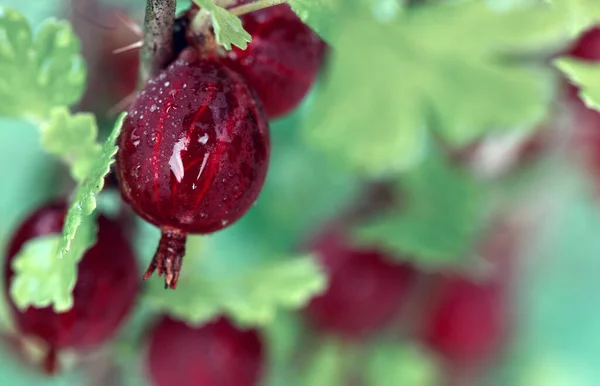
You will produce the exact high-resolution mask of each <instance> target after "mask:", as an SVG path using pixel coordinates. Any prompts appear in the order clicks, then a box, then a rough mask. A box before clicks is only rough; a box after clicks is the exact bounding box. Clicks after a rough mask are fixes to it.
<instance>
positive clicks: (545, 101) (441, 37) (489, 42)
mask: <svg viewBox="0 0 600 386" xmlns="http://www.w3.org/2000/svg"><path fill="white" fill-rule="evenodd" d="M339 26H340V27H339V29H338V30H337V31H336V33H335V34H334V35H333V36H332V38H331V39H330V41H331V45H332V46H333V47H334V48H335V50H333V51H332V56H331V58H330V68H329V69H328V72H327V77H326V78H325V81H324V84H323V86H322V90H321V92H320V93H319V94H318V95H317V100H316V101H315V103H314V106H315V107H314V109H313V111H312V112H311V113H310V114H309V116H308V118H307V121H306V123H305V127H306V129H305V134H306V138H307V139H308V141H309V142H310V143H311V144H312V145H314V146H316V147H318V148H319V149H321V150H323V152H324V153H325V154H328V155H329V156H330V158H331V159H333V160H335V161H337V162H338V163H339V164H341V165H344V166H345V167H348V168H351V169H352V170H355V171H358V172H360V173H363V174H367V175H371V176H378V175H382V174H390V173H396V172H398V171H401V170H405V169H409V168H411V167H414V166H415V165H417V164H418V163H419V162H421V161H422V160H423V158H424V156H425V154H426V149H427V142H428V138H429V135H428V128H431V127H432V128H434V129H435V130H436V132H437V134H438V135H439V136H441V137H442V138H443V139H444V140H445V141H446V142H447V143H449V144H450V145H452V146H455V147H461V146H464V145H466V144H468V143H470V142H471V141H473V140H475V139H476V138H478V137H480V136H482V135H483V134H484V133H485V132H488V131H491V130H499V129H505V128H513V127H519V126H517V125H520V127H526V126H528V125H532V124H534V123H536V122H538V121H539V120H541V119H542V118H544V117H545V116H546V113H547V110H548V106H549V103H550V101H551V99H552V95H553V91H552V87H553V85H554V82H553V77H552V75H551V72H550V71H549V70H548V69H544V68H543V67H542V66H541V63H540V65H539V66H534V65H532V64H531V63H530V62H525V61H515V60H513V59H511V56H514V55H515V54H518V53H522V52H524V51H527V50H528V49H531V48H535V49H536V50H538V51H539V50H540V49H542V47H546V48H549V47H551V46H554V45H556V41H557V40H559V39H560V38H563V35H565V34H566V32H565V30H564V26H563V23H562V18H561V17H560V15H558V14H557V13H556V12H554V11H553V10H552V9H551V8H550V7H547V6H545V7H541V6H540V7H537V8H530V9H519V10H515V11H510V12H498V11H493V10H491V9H490V8H489V7H488V6H487V5H486V4H485V3H484V2H481V1H453V2H441V3H439V4H437V3H436V4H430V5H427V4H425V5H423V6H419V7H412V8H409V9H407V10H405V11H404V12H402V13H400V14H399V16H398V17H397V19H396V20H395V21H394V22H393V23H380V22H377V21H376V20H375V19H373V18H370V17H365V16H349V17H346V18H345V19H344V20H341V21H340V22H339ZM474 30H476V31H479V32H478V33H476V34H474V33H473V31H474ZM365 58H369V60H365Z"/></svg>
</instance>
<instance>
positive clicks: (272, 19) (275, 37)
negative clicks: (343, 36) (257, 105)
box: [224, 4, 325, 119]
mask: <svg viewBox="0 0 600 386" xmlns="http://www.w3.org/2000/svg"><path fill="white" fill-rule="evenodd" d="M241 19H242V23H243V26H244V28H245V29H246V31H248V33H250V35H252V42H251V43H250V44H249V45H248V47H247V48H246V49H245V50H242V49H240V48H237V47H233V49H232V50H231V51H228V53H227V57H226V58H225V59H224V60H225V62H226V63H227V65H228V66H230V67H231V68H233V69H234V70H236V71H237V72H239V73H240V74H241V75H242V76H243V77H244V79H246V81H247V82H248V84H249V85H250V87H252V88H254V89H255V90H256V92H257V94H258V96H259V98H260V99H261V101H262V102H263V104H264V106H265V110H266V112H267V115H268V116H269V118H271V119H272V118H276V117H279V116H282V115H285V114H287V113H289V112H290V111H291V110H293V109H294V108H296V107H297V106H298V104H299V103H300V102H301V101H302V99H303V98H304V96H305V95H306V93H307V92H308V91H309V89H310V88H311V86H312V84H313V83H314V81H315V79H316V76H317V73H318V71H319V68H320V67H321V62H322V60H323V56H324V52H325V44H324V43H323V41H322V40H321V39H320V38H319V37H318V36H317V35H316V34H315V33H314V32H313V31H312V30H311V29H310V28H309V27H308V26H306V25H305V24H304V23H302V21H301V20H300V18H298V16H296V14H295V13H294V12H293V11H292V10H291V9H290V7H289V5H287V4H281V5H277V6H274V7H269V8H266V9H263V10H260V11H256V12H252V13H249V14H247V15H244V16H242V18H241Z"/></svg>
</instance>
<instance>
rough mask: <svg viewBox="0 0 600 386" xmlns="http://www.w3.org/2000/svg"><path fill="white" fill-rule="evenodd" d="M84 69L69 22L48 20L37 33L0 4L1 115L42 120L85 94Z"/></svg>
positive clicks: (17, 13) (76, 40) (16, 12)
mask: <svg viewBox="0 0 600 386" xmlns="http://www.w3.org/2000/svg"><path fill="white" fill-rule="evenodd" d="M85 80H86V69H85V63H84V61H83V58H82V57H81V55H80V47H79V40H78V39H77V37H76V36H75V34H74V33H73V31H72V29H71V26H70V25H69V24H68V23H67V22H65V21H57V20H54V19H47V20H46V21H45V22H44V23H42V25H41V26H40V28H39V29H38V31H37V33H36V34H35V35H33V34H32V32H31V28H30V26H29V23H28V22H27V20H26V19H25V18H24V17H23V16H22V15H21V14H20V13H19V12H18V11H16V10H13V9H10V8H2V7H0V115H4V116H11V117H28V118H32V119H34V120H36V121H39V120H42V119H44V118H45V116H46V115H47V114H48V112H49V111H50V109H51V108H52V107H54V106H68V105H71V104H73V103H75V102H76V101H77V100H79V98H80V97H81V95H82V93H83V90H84V87H85Z"/></svg>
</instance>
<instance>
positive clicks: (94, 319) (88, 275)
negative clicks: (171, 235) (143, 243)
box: [4, 201, 139, 373]
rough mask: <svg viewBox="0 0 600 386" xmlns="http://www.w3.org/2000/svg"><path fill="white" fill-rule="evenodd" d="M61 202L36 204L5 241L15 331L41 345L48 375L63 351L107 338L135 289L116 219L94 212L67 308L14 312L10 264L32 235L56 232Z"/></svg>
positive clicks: (61, 217)
mask: <svg viewBox="0 0 600 386" xmlns="http://www.w3.org/2000/svg"><path fill="white" fill-rule="evenodd" d="M66 211H67V205H66V203H65V202H64V201H60V202H56V203H52V204H48V205H45V206H43V207H41V208H39V209H38V210H37V211H35V212H34V213H32V214H31V215H30V216H29V217H28V218H27V219H25V221H24V222H23V223H22V224H21V225H20V226H19V228H18V229H17V230H16V232H15V233H14V235H13V237H12V240H11V242H10V244H9V249H8V256H7V259H6V261H5V265H4V275H5V279H6V280H5V285H4V291H5V294H6V296H7V299H8V301H9V304H10V309H11V313H12V316H13V318H14V321H15V325H16V327H17V330H18V331H19V333H20V334H21V335H22V336H23V337H31V336H33V337H36V338H38V339H39V340H40V341H42V342H43V343H44V344H45V345H46V349H47V352H46V357H45V359H44V362H43V366H44V369H45V370H46V372H48V373H54V372H55V371H57V369H58V367H59V364H58V354H59V352H60V350H63V349H75V350H89V349H91V348H94V347H96V346H98V345H100V344H102V343H105V342H106V341H108V340H109V339H110V338H111V337H112V336H113V335H114V333H115V332H116V330H117V328H118V327H119V326H120V324H121V322H122V321H123V320H124V318H125V316H126V315H127V314H128V312H129V311H130V310H131V308H132V307H133V306H134V304H135V300H136V298H137V295H138V292H139V281H138V280H137V275H138V267H137V264H136V259H135V256H134V254H133V250H132V248H131V246H130V245H129V243H128V241H127V239H126V238H125V236H124V234H123V231H122V229H121V226H120V224H119V223H117V222H115V221H113V220H109V219H108V218H106V217H103V216H100V217H99V219H98V241H97V243H96V244H95V245H94V246H93V247H92V248H91V249H89V250H88V251H87V252H86V253H85V255H84V256H83V258H82V260H81V261H80V262H79V264H78V266H77V283H76V284H75V288H74V290H73V308H71V309H70V310H69V311H67V312H62V313H57V312H55V311H54V310H53V309H52V307H45V308H34V307H29V308H27V309H25V310H23V311H21V310H19V309H18V308H17V307H16V305H15V304H14V302H13V301H12V298H11V297H10V295H9V292H10V291H9V289H10V285H11V280H12V278H13V275H14V272H13V269H12V265H11V264H12V262H13V260H14V258H15V257H16V256H17V254H18V252H19V251H20V250H21V248H22V247H23V245H24V244H25V243H26V242H27V241H29V240H31V239H33V238H36V237H40V236H45V235H49V234H54V233H60V232H62V228H63V224H64V219H65V215H66Z"/></svg>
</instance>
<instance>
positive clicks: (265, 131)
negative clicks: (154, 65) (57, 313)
mask: <svg viewBox="0 0 600 386" xmlns="http://www.w3.org/2000/svg"><path fill="white" fill-rule="evenodd" d="M118 145H119V150H118V152H117V156H116V161H117V162H116V165H117V173H118V178H119V186H120V190H121V194H122V196H123V198H124V199H125V201H126V202H128V203H129V204H130V205H131V207H132V208H133V209H134V211H135V212H136V213H137V214H138V215H140V216H141V217H142V218H144V219H145V220H146V221H148V222H150V223H152V224H154V225H156V226H158V227H160V228H161V231H162V237H161V240H160V244H159V247H158V249H157V251H156V254H155V255H154V258H153V260H152V262H151V263H150V266H149V268H148V270H147V271H146V274H145V275H144V278H148V277H149V276H151V275H152V273H153V272H154V270H158V274H159V276H162V275H163V274H164V275H165V286H166V287H170V288H173V289H174V288H175V287H176V286H177V281H178V278H179V270H180V267H181V262H182V258H183V255H184V253H185V239H186V234H187V233H195V234H207V233H212V232H215V231H218V230H220V229H223V228H225V227H227V226H229V225H231V224H232V223H234V222H235V221H237V220H238V219H240V218H241V217H242V216H243V215H244V213H246V212H247V211H248V209H250V207H251V206H252V204H253V203H254V201H255V200H256V199H257V197H258V195H259V193H260V191H261V189H262V186H263V184H264V181H265V177H266V173H267V168H268V164H269V150H270V141H269V126H268V121H267V118H266V115H265V113H264V110H263V107H262V105H261V103H260V101H259V100H258V99H257V98H256V96H255V94H254V92H253V91H252V89H250V88H249V87H248V86H247V85H246V83H245V82H244V80H243V79H242V77H241V76H240V75H239V74H237V73H236V72H234V71H232V70H231V69H229V68H228V67H227V66H224V65H223V64H222V63H221V62H219V61H217V60H215V59H214V58H212V57H201V56H200V55H199V54H198V53H197V52H195V51H194V50H192V49H190V48H188V49H186V50H184V51H183V52H182V53H181V55H180V57H179V59H178V60H176V61H175V62H174V63H172V64H171V65H170V66H169V67H168V68H167V69H166V70H164V71H163V72H162V73H161V74H159V76H157V77H156V78H154V79H151V80H150V81H149V82H148V83H147V84H146V86H145V87H144V89H143V90H142V91H141V92H140V93H139V95H138V96H137V98H136V99H135V101H134V102H133V103H132V105H131V107H130V109H129V114H128V115H127V118H126V119H125V122H124V125H123V128H122V131H121V134H120V137H119V139H118Z"/></svg>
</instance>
